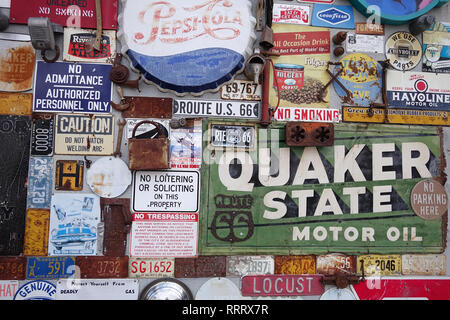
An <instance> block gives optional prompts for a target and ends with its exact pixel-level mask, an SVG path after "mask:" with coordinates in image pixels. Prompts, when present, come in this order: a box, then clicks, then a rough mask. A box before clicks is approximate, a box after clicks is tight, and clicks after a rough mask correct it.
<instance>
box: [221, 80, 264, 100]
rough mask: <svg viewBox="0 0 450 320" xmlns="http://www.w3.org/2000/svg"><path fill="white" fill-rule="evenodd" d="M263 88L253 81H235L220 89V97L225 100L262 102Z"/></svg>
mask: <svg viewBox="0 0 450 320" xmlns="http://www.w3.org/2000/svg"><path fill="white" fill-rule="evenodd" d="M261 96H262V86H261V85H260V84H256V83H254V82H253V81H247V80H234V81H233V82H231V83H228V84H226V85H224V86H223V87H222V88H220V97H221V98H222V99H224V100H251V101H258V100H261Z"/></svg>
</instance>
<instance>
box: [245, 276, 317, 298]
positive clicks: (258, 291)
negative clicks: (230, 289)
mask: <svg viewBox="0 0 450 320" xmlns="http://www.w3.org/2000/svg"><path fill="white" fill-rule="evenodd" d="M322 277H323V276H322V275H279V274H275V275H258V276H245V277H243V278H242V280H241V291H242V295H243V296H316V295H321V294H323V293H324V292H325V287H324V285H323V284H322V281H321V280H322Z"/></svg>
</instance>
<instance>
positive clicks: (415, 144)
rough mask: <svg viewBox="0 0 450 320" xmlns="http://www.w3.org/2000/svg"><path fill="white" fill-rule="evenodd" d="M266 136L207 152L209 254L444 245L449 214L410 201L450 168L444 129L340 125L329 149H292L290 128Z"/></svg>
mask: <svg viewBox="0 0 450 320" xmlns="http://www.w3.org/2000/svg"><path fill="white" fill-rule="evenodd" d="M205 126H207V124H205ZM206 129H207V127H205V128H204V130H206ZM257 136H258V141H257V146H256V150H255V151H252V152H246V151H241V150H225V151H222V152H220V151H219V150H213V151H214V152H212V151H210V153H209V154H205V155H204V157H206V158H205V159H204V163H205V165H203V166H202V179H203V180H202V189H203V190H204V192H203V197H202V207H201V210H202V212H200V216H201V217H202V218H203V220H202V224H201V231H200V253H201V254H231V253H232V254H310V253H313V254H322V253H326V252H343V253H353V254H355V253H361V252H369V253H393V252H396V253H398V252H399V251H401V252H419V253H423V252H441V251H442V250H443V241H444V239H445V238H446V235H445V231H443V230H446V229H447V228H446V227H445V228H444V227H443V226H444V225H445V224H446V219H447V218H446V215H445V216H444V217H443V218H439V219H437V220H432V221H425V220H424V219H422V218H420V217H419V216H417V215H416V214H415V213H414V211H413V210H412V208H411V204H410V195H411V190H412V188H413V187H414V185H416V184H417V182H419V181H422V180H424V179H428V178H440V177H441V170H442V169H443V168H444V167H445V162H443V160H442V158H441V135H440V132H439V131H438V129H437V128H435V127H408V126H394V125H356V124H338V125H336V126H335V140H334V145H333V146H329V147H288V146H286V144H285V142H284V140H285V138H284V130H283V128H282V127H279V128H278V127H273V128H270V129H262V128H259V131H258V135H257ZM204 150H210V149H208V148H207V146H205V147H204Z"/></svg>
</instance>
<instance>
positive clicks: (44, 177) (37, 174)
mask: <svg viewBox="0 0 450 320" xmlns="http://www.w3.org/2000/svg"><path fill="white" fill-rule="evenodd" d="M52 168H53V160H52V158H51V157H30V167H29V171H28V196H27V207H28V208H29V209H30V208H33V209H48V208H50V200H51V198H52V173H53V172H52Z"/></svg>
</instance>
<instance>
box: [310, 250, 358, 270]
mask: <svg viewBox="0 0 450 320" xmlns="http://www.w3.org/2000/svg"><path fill="white" fill-rule="evenodd" d="M316 272H317V273H320V274H324V275H335V274H337V273H342V274H352V273H355V272H356V256H347V255H345V254H340V253H332V254H327V255H321V256H318V257H317V259H316Z"/></svg>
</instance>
